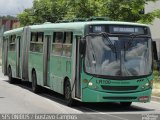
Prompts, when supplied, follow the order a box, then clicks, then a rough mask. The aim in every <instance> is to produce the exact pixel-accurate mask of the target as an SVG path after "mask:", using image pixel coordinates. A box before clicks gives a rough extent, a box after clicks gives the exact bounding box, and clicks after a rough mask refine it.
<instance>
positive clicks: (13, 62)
mask: <svg viewBox="0 0 160 120" xmlns="http://www.w3.org/2000/svg"><path fill="white" fill-rule="evenodd" d="M8 65H10V66H11V69H12V77H13V78H15V77H16V52H15V51H9V52H8Z"/></svg>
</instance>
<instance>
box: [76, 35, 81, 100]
mask: <svg viewBox="0 0 160 120" xmlns="http://www.w3.org/2000/svg"><path fill="white" fill-rule="evenodd" d="M81 38H82V37H81V36H76V65H75V66H76V79H75V92H76V93H75V96H76V97H77V98H79V99H80V98H81V81H80V78H81V68H80V67H81V66H82V60H81V57H80V50H79V49H80V47H79V45H80V40H81Z"/></svg>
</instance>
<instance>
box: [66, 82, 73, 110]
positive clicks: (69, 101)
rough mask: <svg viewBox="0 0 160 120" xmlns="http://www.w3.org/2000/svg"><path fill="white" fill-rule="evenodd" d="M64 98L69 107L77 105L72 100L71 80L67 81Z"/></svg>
mask: <svg viewBox="0 0 160 120" xmlns="http://www.w3.org/2000/svg"><path fill="white" fill-rule="evenodd" d="M64 97H65V101H66V104H67V106H70V107H71V106H74V105H75V101H74V100H73V99H72V91H71V85H70V82H69V80H66V81H65V85H64Z"/></svg>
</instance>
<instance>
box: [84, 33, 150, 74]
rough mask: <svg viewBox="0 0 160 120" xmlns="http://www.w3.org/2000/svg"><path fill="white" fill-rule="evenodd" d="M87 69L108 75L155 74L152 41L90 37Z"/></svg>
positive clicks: (86, 57) (87, 41)
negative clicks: (153, 71)
mask: <svg viewBox="0 0 160 120" xmlns="http://www.w3.org/2000/svg"><path fill="white" fill-rule="evenodd" d="M85 70H86V72H87V73H90V74H95V75H106V76H142V75H148V74H150V73H151V72H152V55H151V39H150V38H148V37H135V38H132V37H130V36H127V37H124V36H118V37H116V36H114V37H113V36H112V37H111V36H109V37H106V36H102V35H97V36H95V35H94V36H87V37H86V54H85Z"/></svg>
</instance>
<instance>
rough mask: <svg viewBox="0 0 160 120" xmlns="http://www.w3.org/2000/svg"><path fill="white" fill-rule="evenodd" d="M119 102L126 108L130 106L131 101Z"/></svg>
mask: <svg viewBox="0 0 160 120" xmlns="http://www.w3.org/2000/svg"><path fill="white" fill-rule="evenodd" d="M120 104H121V105H122V107H125V108H127V107H130V106H131V104H132V102H120Z"/></svg>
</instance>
